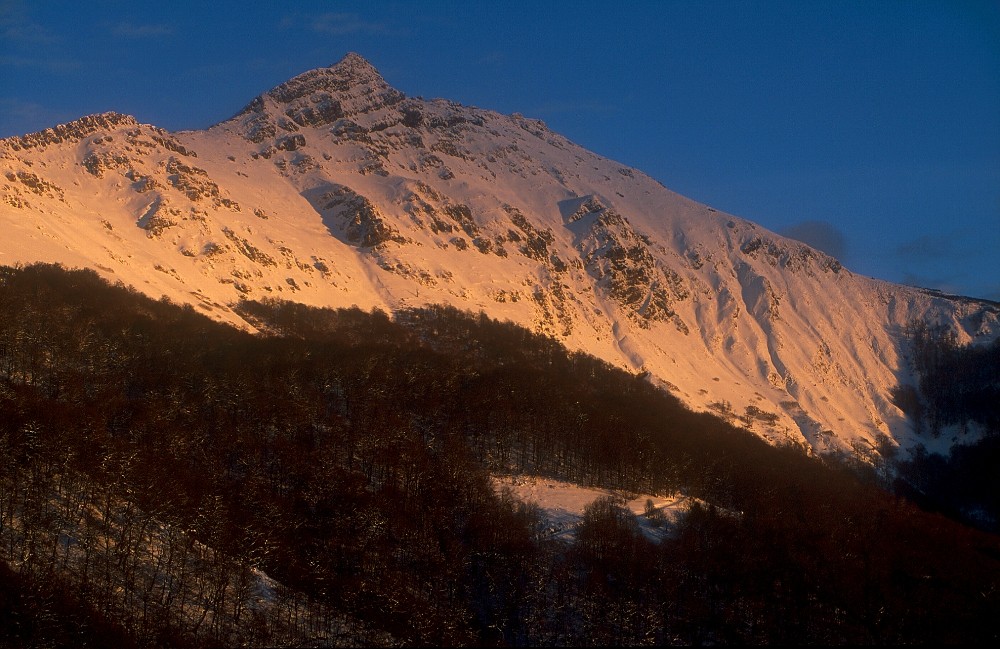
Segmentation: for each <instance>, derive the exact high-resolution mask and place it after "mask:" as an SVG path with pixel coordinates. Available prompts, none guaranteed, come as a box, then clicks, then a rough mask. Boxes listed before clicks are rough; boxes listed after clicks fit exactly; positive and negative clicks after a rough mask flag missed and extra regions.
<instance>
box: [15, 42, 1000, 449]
mask: <svg viewBox="0 0 1000 649" xmlns="http://www.w3.org/2000/svg"><path fill="white" fill-rule="evenodd" d="M0 174H2V176H3V177H2V178H0V263H2V264H14V263H28V262H34V261H46V262H61V263H63V264H65V265H67V266H74V267H76V266H80V267H90V268H93V269H95V270H97V271H98V272H100V273H101V274H102V275H104V276H105V277H107V278H108V279H110V280H113V281H117V280H120V281H122V282H124V283H126V284H131V285H133V286H135V287H136V288H137V289H139V290H141V291H143V292H145V293H148V294H150V295H153V296H155V297H159V296H161V295H164V296H166V297H168V298H170V299H171V300H174V301H176V302H180V303H190V304H192V305H194V307H195V308H197V309H199V310H200V311H202V312H204V313H206V314H208V315H210V316H212V317H214V318H218V319H220V320H224V321H228V322H232V323H235V324H241V325H244V326H245V325H246V323H243V322H242V321H241V320H240V318H239V317H238V316H237V315H236V314H235V313H234V312H233V311H232V310H231V308H230V307H231V305H233V304H234V303H235V302H237V301H238V300H239V299H241V298H250V299H262V298H268V297H273V298H281V299H286V300H294V301H298V302H303V303H306V304H311V305H323V306H351V305H357V306H360V307H362V308H364V309H371V308H375V307H378V308H382V309H385V310H389V311H392V310H395V309H398V308H403V307H409V306H417V305H423V304H430V303H444V304H450V305H454V306H457V307H459V308H462V309H466V310H472V311H480V310H481V311H483V312H485V313H487V314H488V315H490V316H492V317H495V318H500V319H509V320H512V321H514V322H516V323H519V324H522V325H525V326H527V327H530V328H532V329H534V330H537V331H541V332H545V333H548V334H550V335H552V336H554V337H556V338H558V339H560V340H561V341H562V342H564V343H565V344H566V345H567V346H568V347H570V348H572V349H578V350H583V351H586V352H589V353H591V354H594V355H596V356H598V357H601V358H603V359H605V360H607V361H609V362H611V363H614V364H617V365H620V366H623V367H627V368H630V369H632V370H635V371H645V372H648V373H649V377H650V379H651V380H654V381H657V382H659V383H660V384H662V385H663V387H664V388H665V389H668V390H670V391H671V392H673V393H674V394H676V395H677V396H678V397H680V398H681V399H682V400H683V401H685V402H687V403H688V404H690V405H691V406H692V407H694V408H696V409H707V410H714V411H716V412H719V413H721V414H723V415H726V416H730V417H731V418H733V419H734V420H742V422H743V424H744V425H746V426H748V427H749V428H751V429H752V430H753V431H755V432H757V433H758V434H760V435H761V436H763V437H765V438H767V439H769V440H772V441H775V442H782V441H786V440H787V441H791V442H794V443H801V444H803V445H806V446H808V447H810V448H812V449H814V450H815V451H818V452H827V451H836V450H851V448H852V447H856V448H864V447H867V446H869V445H870V444H871V443H872V442H873V441H874V440H875V439H876V437H877V436H878V435H879V434H880V433H883V434H886V435H889V436H890V437H891V438H893V439H895V440H897V441H899V442H900V443H902V444H904V445H909V444H912V443H915V441H916V439H915V437H914V436H913V434H912V432H911V431H909V429H908V427H907V425H906V422H905V419H904V417H903V415H902V413H901V411H900V410H899V409H898V408H897V407H896V406H895V405H893V404H892V402H891V397H890V391H891V389H892V388H893V387H894V386H896V385H897V384H898V383H900V382H901V381H906V380H908V375H909V370H908V369H907V363H906V359H905V353H906V344H905V335H904V333H905V328H906V327H907V325H908V324H909V323H911V322H913V321H915V320H925V321H929V322H933V323H939V324H946V325H947V326H949V327H951V328H952V329H953V330H954V331H955V332H956V334H957V336H958V340H959V341H960V342H963V343H965V342H973V341H977V340H989V339H992V338H994V337H996V336H997V333H998V331H1000V323H998V319H1000V308H998V305H996V304H994V303H988V302H982V301H976V300H971V299H965V298H952V297H947V296H942V295H939V294H934V293H931V292H928V291H923V290H918V289H914V288H909V287H904V286H899V285H894V284H890V283H887V282H883V281H879V280H875V279H870V278H867V277H860V276H857V275H855V274H853V273H851V272H850V271H849V270H848V269H846V268H844V267H843V266H841V264H840V263H839V262H838V261H837V260H836V259H833V258H831V257H829V256H827V255H825V254H823V253H822V252H819V251H817V250H815V249H813V248H810V247H809V246H807V245H805V244H802V243H799V242H797V241H794V240H790V239H787V238H783V237H781V236H779V235H776V234H774V233H772V232H769V231H767V230H765V229H764V228H761V227H759V226H757V225H755V224H753V223H751V222H748V221H746V220H743V219H740V218H737V217H734V216H730V215H728V214H724V213H721V212H718V211H716V210H714V209H712V208H710V207H708V206H705V205H701V204H699V203H696V202H694V201H691V200H688V199H686V198H684V197H682V196H679V195H677V194H675V193H673V192H671V191H669V190H668V189H666V188H664V187H663V186H662V185H660V184H659V183H658V182H656V181H654V180H653V179H651V178H649V177H648V176H646V175H645V174H643V173H642V172H640V171H638V170H635V169H630V168H628V167H625V166H622V165H621V164H618V163H616V162H614V161H611V160H608V159H606V158H602V157H601V156H599V155H596V154H594V153H591V152H589V151H587V150H585V149H583V148H581V147H579V146H577V145H575V144H573V143H572V142H570V141H568V140H567V139H565V138H564V137H562V136H560V135H558V134H556V133H553V132H552V131H550V130H549V129H548V128H547V127H546V126H545V124H543V123H542V122H540V121H538V120H534V119H528V118H525V117H523V116H521V115H519V114H514V115H501V114H498V113H495V112H491V111H487V110H481V109H477V108H472V107H467V106H462V105H459V104H456V103H454V102H451V101H446V100H442V99H436V100H424V99H420V98H410V97H406V96H405V95H404V94H403V93H402V92H400V91H398V90H395V89H394V88H392V87H390V86H389V85H388V84H387V83H386V82H385V80H384V79H383V78H382V77H381V76H380V75H379V73H378V72H377V71H376V70H375V69H374V68H373V67H372V66H371V65H370V64H369V63H368V62H367V61H365V60H364V59H363V58H362V57H360V56H358V55H356V54H348V55H347V56H346V57H345V58H344V59H343V60H341V61H340V62H339V63H337V64H336V65H334V66H332V67H329V68H324V69H317V70H313V71H310V72H306V73H304V74H302V75H299V76H297V77H295V78H293V79H291V80H289V81H288V82H286V83H284V84H282V85H280V86H278V87H277V88H274V89H273V90H271V91H269V92H267V93H265V94H263V95H261V96H259V97H257V98H255V99H254V100H253V101H251V102H250V104H249V105H247V107H246V108H244V109H243V110H242V111H240V112H239V113H238V114H237V115H236V116H234V117H233V118H231V119H229V120H227V121H225V122H222V123H220V124H217V125H215V126H213V127H211V128H209V129H207V130H204V131H182V132H176V133H171V132H167V131H164V130H163V129H159V128H157V127H155V126H150V125H145V124H139V123H138V122H137V121H136V120H135V119H134V118H132V117H129V116H127V115H121V114H116V113H104V114H100V115H92V116H88V117H83V118H81V119H79V120H76V121H74V122H71V123H68V124H63V125H59V126H56V127H54V128H50V129H46V130H45V131H42V132H39V133H33V134H30V135H25V136H22V137H14V138H8V139H6V140H2V141H0ZM921 441H924V442H925V443H926V442H927V440H921ZM948 441H949V440H945V441H944V443H947V442H948ZM859 445H860V446H859Z"/></svg>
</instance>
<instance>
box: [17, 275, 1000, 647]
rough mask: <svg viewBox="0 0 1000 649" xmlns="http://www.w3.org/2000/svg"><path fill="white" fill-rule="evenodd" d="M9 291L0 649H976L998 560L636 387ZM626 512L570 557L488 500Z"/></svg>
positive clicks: (483, 343)
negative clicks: (618, 498) (642, 509)
mask: <svg viewBox="0 0 1000 649" xmlns="http://www.w3.org/2000/svg"><path fill="white" fill-rule="evenodd" d="M240 312H241V314H242V316H243V317H244V318H245V319H246V320H247V321H250V322H255V323H257V326H258V328H259V329H260V330H262V331H264V332H266V333H263V334H259V335H252V334H249V333H246V332H243V331H240V330H237V329H233V328H230V327H228V326H225V325H221V324H219V323H216V322H213V321H210V320H209V319H207V318H205V317H203V316H201V315H198V314H197V313H195V312H194V310H193V309H191V308H190V307H188V308H182V307H177V306H175V305H173V304H170V303H168V302H166V301H153V300H150V299H148V298H146V297H143V296H141V295H139V294H138V293H136V292H134V291H132V290H129V289H125V288H123V287H120V286H119V287H112V286H108V285H107V284H105V283H103V282H102V281H101V280H100V279H98V278H97V276H96V275H95V274H94V273H93V272H90V271H66V270H63V269H61V268H58V267H53V266H42V265H37V266H30V267H26V268H9V267H3V268H0V559H2V562H0V644H6V645H8V646H33V645H53V646H80V645H89V646H101V645H110V646H128V645H129V644H132V645H136V646H233V645H253V646H274V645H286V646H293V645H294V646H324V645H345V644H347V645H359V644H375V645H383V644H386V645H388V644H417V645H426V644H445V645H464V644H472V645H479V644H487V645H490V644H496V645H587V644H600V645H604V644H613V645H636V644H700V643H739V644H743V643H749V644H771V643H780V644H786V643H787V644H791V643H796V644H798V643H816V644H897V643H898V644H902V643H911V642H914V643H916V642H920V643H946V644H967V643H986V642H989V641H995V640H996V639H997V637H996V636H997V635H998V631H997V628H996V625H995V620H996V619H998V616H1000V590H998V588H997V586H998V585H1000V541H998V539H997V537H996V536H993V535H988V534H984V533H981V532H977V531H974V530H972V529H969V528H967V527H963V526H962V525H959V524H957V523H954V522H953V521H951V520H948V519H946V518H944V517H942V516H939V515H934V514H928V513H924V512H922V511H920V510H919V509H917V508H916V507H914V506H912V505H910V504H909V503H908V502H907V501H905V500H901V499H899V498H896V497H894V496H891V495H888V494H886V493H884V492H883V491H880V490H879V489H877V488H876V487H875V486H872V485H871V484H867V483H864V482H862V481H860V480H859V479H857V478H856V477H855V475H854V474H852V473H850V472H848V471H846V470H844V469H842V468H840V467H838V466H835V465H832V464H830V463H829V462H824V461H821V460H818V459H815V458H809V457H806V456H805V455H804V454H803V453H802V452H801V450H799V449H796V448H790V447H783V448H776V447H772V446H769V445H767V444H765V443H764V442H762V441H760V440H759V439H758V438H757V437H755V436H753V435H751V434H749V433H747V432H745V431H742V430H739V429H737V428H734V427H732V426H730V425H729V424H727V423H726V422H724V421H722V420H719V419H716V418H713V417H711V416H708V415H705V414H694V413H692V412H690V411H688V410H686V409H684V408H683V407H682V406H681V405H680V403H679V402H678V401H677V400H675V399H674V398H672V397H670V396H669V395H667V394H665V393H663V392H662V391H660V390H658V389H656V388H654V387H652V386H650V385H649V384H648V383H647V382H646V381H645V380H644V379H643V378H642V377H639V376H634V375H631V374H628V373H626V372H623V371H620V370H616V369H613V368H611V367H610V366H608V365H607V364H605V363H602V362H601V361H597V360H595V359H593V358H590V357H588V356H585V355H582V354H572V353H568V352H567V351H565V349H564V348H563V347H561V346H560V345H559V344H557V343H556V342H554V341H553V340H551V339H548V338H545V337H541V336H538V335H534V334H531V333H529V332H527V331H525V330H523V329H520V328H518V327H516V326H514V325H511V324H506V323H499V322H496V321H493V320H490V319H489V318H487V317H485V316H478V317H476V316H469V315H466V314H462V313H459V312H458V311H455V310H452V309H447V308H424V309H416V310H410V311H405V312H402V313H400V314H399V315H398V316H396V317H394V318H390V317H389V316H387V315H386V314H384V313H381V312H377V311H376V312H373V313H365V312H362V311H359V310H330V309H312V308H306V307H302V306H299V305H295V304H290V303H279V302H268V303H259V302H246V303H243V304H242V305H241V307H240ZM499 472H504V473H509V472H525V473H538V474H547V475H550V476H553V477H559V478H562V479H564V480H570V481H575V482H578V483H583V484H597V485H603V486H607V487H614V488H618V489H623V490H631V491H635V492H643V491H645V492H649V493H658V492H672V491H678V490H682V491H684V492H685V493H687V494H689V495H690V496H692V497H694V498H697V499H700V500H701V501H704V502H706V503H708V504H707V505H705V506H698V507H696V508H694V509H692V510H691V512H690V513H689V514H688V515H687V517H686V518H684V519H683V520H682V521H681V522H680V523H679V524H678V525H677V527H676V529H674V530H673V532H672V534H671V535H670V536H669V537H668V538H667V540H665V541H663V542H662V543H660V544H653V543H651V542H649V541H647V540H646V538H645V537H643V536H642V535H641V534H640V533H639V532H638V531H637V529H636V527H635V524H634V519H631V518H630V517H629V516H626V515H623V512H622V510H621V509H620V507H619V506H618V505H616V504H615V503H614V502H612V501H602V502H598V503H595V505H594V506H592V507H591V508H590V509H589V510H588V511H587V514H586V515H585V517H584V521H583V523H582V524H581V528H580V529H579V530H578V534H577V536H576V540H575V541H574V542H573V543H571V544H564V543H561V542H555V541H548V540H545V538H543V536H542V535H541V534H540V530H539V516H538V514H537V512H536V511H535V510H534V509H533V508H532V507H531V506H529V505H524V504H522V503H520V502H518V501H517V500H516V499H513V498H512V497H510V496H509V495H507V494H505V493H498V492H497V491H496V490H495V489H494V487H493V483H492V482H491V479H490V476H491V475H492V474H494V473H499Z"/></svg>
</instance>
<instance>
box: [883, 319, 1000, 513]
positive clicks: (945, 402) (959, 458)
mask: <svg viewBox="0 0 1000 649" xmlns="http://www.w3.org/2000/svg"><path fill="white" fill-rule="evenodd" d="M908 334H909V342H910V365H911V367H912V368H913V371H914V374H915V375H916V379H917V384H916V385H908V384H907V385H901V386H899V387H897V388H896V390H895V392H894V397H895V401H896V404H897V405H899V406H900V407H901V408H902V409H903V410H904V412H906V414H907V415H908V416H909V417H910V419H911V421H913V423H914V427H915V428H916V430H917V431H918V433H922V434H923V435H928V436H931V437H932V438H936V437H938V436H940V435H942V434H945V431H947V434H949V435H956V436H957V437H958V443H956V444H955V445H954V446H953V447H952V450H951V453H950V454H949V455H948V456H943V455H941V454H938V453H930V452H928V451H927V450H926V449H925V448H924V447H922V446H921V447H918V448H917V449H916V452H915V453H913V454H912V455H910V456H900V457H898V458H897V460H896V462H895V472H896V476H897V480H896V481H895V488H896V490H897V491H898V492H899V493H901V494H904V495H906V496H907V497H908V498H910V499H912V500H914V501H916V502H918V503H920V504H921V505H922V506H924V507H927V508H930V509H934V510H938V511H942V512H944V513H946V514H947V515H949V516H951V517H953V518H956V519H958V520H961V521H964V522H966V523H969V524H972V525H976V526H978V527H980V528H983V529H986V530H989V531H992V532H1000V472H998V471H997V467H1000V339H997V340H994V341H993V342H992V343H990V344H985V345H965V346H963V345H959V344H958V342H957V340H956V338H955V334H954V333H953V332H952V331H950V330H949V329H947V328H945V327H935V326H929V325H927V324H925V323H922V322H917V323H914V324H913V325H912V326H911V327H909V329H908Z"/></svg>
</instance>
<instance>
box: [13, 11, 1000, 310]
mask: <svg viewBox="0 0 1000 649" xmlns="http://www.w3.org/2000/svg"><path fill="white" fill-rule="evenodd" d="M349 51H355V52H358V53H359V54H361V55H362V56H364V57H366V58H367V59H368V60H370V61H371V62H372V63H373V64H374V65H375V66H376V67H377V68H378V69H379V70H380V71H381V72H382V74H383V76H384V77H385V78H386V80H387V81H388V82H389V83H390V84H392V85H393V86H395V87H396V88H398V89H399V90H402V91H403V92H405V93H406V94H408V95H411V96H424V97H446V98H448V99H452V100H455V101H458V102H460V103H463V104H469V105H474V106H479V107H482V108H489V109H493V110H497V111H500V112H503V113H511V112H520V113H523V114H525V115H527V116H530V117H537V118H541V119H543V120H545V121H546V122H547V123H548V125H549V126H550V127H551V128H553V129H554V130H556V131H558V132H560V133H562V134H564V135H566V136H567V137H569V138H570V139H572V140H574V141H575V142H577V143H579V144H581V145H583V146H585V147H587V148H589V149H591V150H593V151H595V152H597V153H600V154H602V155H605V156H608V157H610V158H613V159H615V160H618V161H620V162H623V163H625V164H628V165H630V166H634V167H637V168H639V169H641V170H643V171H645V172H646V173H648V174H650V175H652V176H653V177H654V178H656V179H658V180H660V181H661V182H662V183H663V184H664V185H666V186H667V187H669V188H671V189H673V190H675V191H677V192H679V193H681V194H684V195H686V196H689V197H691V198H694V199H696V200H699V201H702V202H705V203H708V204H710V205H712V206H714V207H716V208H718V209H721V210H724V211H727V212H731V213H734V214H738V215H740V216H743V217H746V218H749V219H751V220H754V221H756V222H758V223H760V224H762V225H764V226H765V227H768V228H770V229H772V230H775V231H778V232H783V233H788V234H790V235H794V236H797V237H799V238H802V239H804V240H806V241H809V242H810V243H813V244H814V245H817V246H818V247H821V248H825V249H826V250H827V251H828V252H830V253H832V254H835V255H836V256H838V257H839V258H840V259H841V260H842V261H843V262H844V263H845V265H847V266H848V267H849V268H851V269H852V270H854V271H856V272H859V273H862V274H866V275H872V276H876V277H881V278H885V279H889V280H892V281H897V282H904V283H911V284H916V285H919V286H927V287H932V288H938V289H942V290H945V291H948V292H957V293H962V294H967V295H974V296H978V297H988V298H991V299H994V300H1000V3H998V2H996V1H995V0H988V1H981V2H960V1H956V0H948V1H947V2H941V1H934V2H931V1H921V0H908V1H905V2H904V1H902V0H900V1H890V0H879V1H871V2H852V1H848V0H845V1H838V2H833V1H831V2H802V1H800V0H797V1H795V2H776V1H768V2H737V1H736V0H730V1H725V2H710V1H697V2H672V1H667V0H663V1H659V2H653V1H647V2H634V3H625V4H624V5H623V4H620V3H611V2H579V1H578V2H523V3H521V2H510V1H507V2H399V3H387V2H383V3H375V2H298V3H295V2H292V3H247V2H239V3H237V2H186V1H174V2H143V1H139V0H135V1H132V2H127V3H126V2H102V1H100V0H94V1H92V2H81V3H76V2H73V3H71V2H38V1H32V2H28V1H24V2H21V1H18V0H0V137H4V136H8V135H15V134H22V133H26V132H30V131H35V130H40V129H42V128H45V127H47V126H51V125H53V124H56V123H60V122H65V121H68V120H71V119H75V118H77V117H80V116H81V115H85V114H88V113H93V112H98V111H104V110H117V111H120V112H126V113H130V114H133V115H135V116H136V117H137V118H138V119H139V120H140V121H142V122H147V123H152V124H156V125H157V126H161V127H163V128H167V129H170V130H179V129H194V128H204V127H206V126H209V125H211V124H213V123H215V122H217V121H220V120H223V119H225V118H227V117H229V116H231V115H232V114H234V113H236V112H237V111H238V110H239V109H240V108H242V107H243V106H244V105H245V104H246V103H247V102H248V101H249V100H250V99H252V98H253V97H254V96H255V95H257V94H259V93H261V92H263V91H265V90H268V89H270V88H271V87H273V86H275V85H277V84H278V83H281V82H282V81H284V80H286V79H288V78H289V77H291V76H294V75H296V74H298V73H300V72H304V71H306V70H309V69H312V68H316V67H320V66H326V65H330V64H332V63H335V62H336V61H338V60H339V59H340V58H341V57H342V56H343V55H344V54H345V53H347V52H349Z"/></svg>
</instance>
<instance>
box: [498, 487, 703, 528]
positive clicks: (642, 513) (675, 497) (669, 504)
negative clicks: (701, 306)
mask: <svg viewBox="0 0 1000 649" xmlns="http://www.w3.org/2000/svg"><path fill="white" fill-rule="evenodd" d="M493 481H494V485H495V486H496V488H497V490H502V489H508V490H510V492H511V493H512V494H513V495H514V496H515V497H517V498H518V500H521V501H522V502H525V503H533V504H535V505H537V506H538V508H539V510H540V513H541V515H542V519H543V520H542V522H543V525H544V533H545V535H546V536H547V537H549V538H554V539H559V540H561V541H567V542H572V541H573V540H574V539H575V538H576V528H577V525H579V523H580V521H581V520H583V512H584V510H585V509H586V508H587V506H588V505H590V504H591V503H592V502H594V501H595V500H597V499H598V498H601V497H602V496H613V497H616V498H619V499H620V501H621V504H622V506H623V507H625V508H626V509H628V510H629V511H631V512H632V514H633V515H634V516H635V519H636V522H637V523H638V524H639V529H640V530H641V531H642V533H643V534H644V535H645V536H646V538H647V539H649V540H650V541H653V542H656V543H658V542H660V541H662V540H663V539H665V538H666V537H667V536H669V535H670V533H671V530H672V529H673V528H674V526H675V525H676V524H677V522H678V521H679V520H680V519H681V517H682V516H683V515H684V514H685V513H687V511H688V509H689V508H690V507H691V504H692V503H693V502H694V501H695V499H693V498H691V497H689V496H685V495H683V494H681V493H675V494H668V495H656V494H636V493H634V492H627V491H619V490H615V489H604V488H600V487H585V486H583V485H578V484H574V483H572V482H564V481H562V480H555V479H553V478H546V477H542V476H533V475H503V476H494V478H493ZM650 503H651V507H650Z"/></svg>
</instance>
